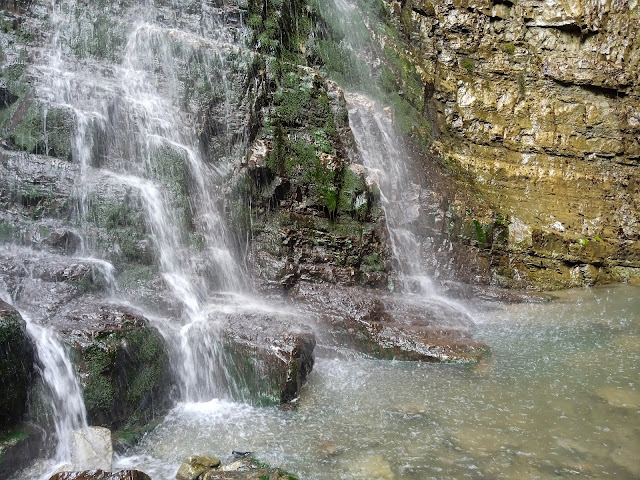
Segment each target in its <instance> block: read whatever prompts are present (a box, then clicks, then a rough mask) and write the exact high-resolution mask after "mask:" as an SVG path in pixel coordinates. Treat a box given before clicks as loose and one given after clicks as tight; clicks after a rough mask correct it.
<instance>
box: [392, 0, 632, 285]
mask: <svg viewBox="0 0 640 480" xmlns="http://www.w3.org/2000/svg"><path fill="white" fill-rule="evenodd" d="M389 9H390V10H391V11H392V12H393V16H394V19H393V20H392V23H393V24H395V25H396V26H397V27H398V28H399V29H401V30H402V32H403V34H404V36H405V40H406V42H407V43H406V44H405V45H404V46H402V45H400V44H396V51H397V52H398V53H399V54H400V55H402V56H404V58H405V59H406V60H407V61H408V63H409V65H410V68H415V72H416V74H417V75H418V76H419V78H420V80H421V82H422V84H423V85H424V91H423V92H422V98H419V96H418V95H416V94H415V93H416V92H411V91H410V90H407V94H408V95H413V96H412V97H410V100H411V102H412V103H413V105H414V106H415V107H416V108H422V113H423V115H425V116H427V117H428V118H429V119H431V120H432V121H433V122H434V126H435V127H437V128H436V129H434V130H433V132H432V135H433V137H434V139H435V141H434V143H433V149H434V156H435V158H438V159H439V163H440V164H441V166H442V167H443V169H444V172H445V175H446V177H448V178H449V179H454V181H453V182H452V183H453V185H455V189H456V191H452V190H451V189H450V188H447V189H442V188H441V189H440V191H439V192H438V191H437V190H438V189H437V188H436V189H434V190H433V191H436V194H435V197H436V203H439V205H440V212H441V213H442V215H441V220H440V221H438V220H436V221H433V222H432V224H433V226H434V229H435V230H436V231H439V232H442V233H441V236H442V238H444V239H448V240H450V241H452V247H453V250H454V257H458V258H466V259H472V261H471V267H472V268H467V267H461V266H458V267H455V265H454V269H455V268H457V270H458V274H459V275H460V276H462V277H463V278H464V277H467V278H468V279H471V280H476V281H480V282H491V283H495V284H500V285H505V286H513V287H537V288H562V287H570V286H577V285H584V284H594V283H605V282H609V281H620V280H625V279H627V278H630V277H631V278H632V277H637V276H638V275H639V274H640V250H639V245H640V244H639V243H638V239H639V238H640V224H639V220H640V214H639V204H638V201H639V199H640V170H639V169H638V166H639V165H640V142H639V137H640V84H639V72H640V69H639V62H640V37H638V35H636V33H635V32H636V31H637V30H638V27H640V8H639V7H638V3H637V2H635V1H608V0H604V1H562V0H552V1H548V2H544V3H541V2H535V1H517V2H511V1H482V0H479V1H472V2H459V1H438V0H436V1H420V0H406V2H405V3H403V4H402V5H401V4H398V3H396V2H393V3H392V4H390V5H389ZM405 71H406V69H405ZM424 197H426V195H424ZM432 197H433V195H432ZM430 201H431V202H433V198H431V199H430ZM426 210H427V209H425V211H426ZM426 222H427V223H429V220H428V219H426ZM458 265H460V263H458Z"/></svg>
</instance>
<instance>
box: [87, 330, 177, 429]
mask: <svg viewBox="0 0 640 480" xmlns="http://www.w3.org/2000/svg"><path fill="white" fill-rule="evenodd" d="M79 353H80V358H79V368H80V371H81V377H82V378H83V391H84V400H85V405H86V408H87V413H88V415H89V418H90V420H91V421H92V422H93V423H95V424H100V425H104V426H108V427H110V428H115V429H120V428H125V429H131V430H135V429H136V428H138V427H139V426H141V425H144V424H146V423H147V422H148V421H149V420H151V419H152V418H154V416H155V414H156V413H155V412H154V411H153V408H154V407H153V401H152V400H151V399H152V398H154V397H156V396H158V397H160V396H161V394H160V392H164V391H165V390H166V389H167V387H168V385H167V383H168V369H169V359H168V355H167V353H166V349H165V345H164V342H163V341H162V338H161V337H160V334H159V333H158V332H157V331H156V330H155V329H153V328H151V327H148V326H126V325H124V326H123V328H122V329H120V330H106V331H101V332H99V333H98V334H96V335H94V338H93V341H92V343H91V344H90V345H88V346H87V347H84V348H81V349H80V352H79ZM163 395H164V394H163ZM158 403H159V404H160V403H162V402H158ZM156 407H157V406H156ZM158 410H161V409H158Z"/></svg>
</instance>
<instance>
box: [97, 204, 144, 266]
mask: <svg viewBox="0 0 640 480" xmlns="http://www.w3.org/2000/svg"><path fill="white" fill-rule="evenodd" d="M87 205H88V208H87V217H86V220H88V221H89V222H91V223H92V224H94V225H95V226H97V227H99V229H100V231H99V232H98V233H97V234H95V235H93V236H91V235H90V236H88V241H89V242H94V243H96V244H97V245H96V246H98V247H103V250H104V251H107V252H109V257H110V259H111V261H112V262H113V263H114V264H115V265H116V266H118V267H121V266H122V263H123V262H127V263H138V264H143V265H151V264H152V263H153V259H154V257H153V252H152V251H151V250H150V248H149V242H148V241H147V229H146V223H145V218H144V214H143V212H142V210H141V209H140V207H136V208H134V206H132V205H131V204H129V203H127V201H126V200H123V201H121V202H118V201H117V200H107V199H105V198H104V197H100V196H98V195H91V196H90V197H89V198H88V202H87Z"/></svg>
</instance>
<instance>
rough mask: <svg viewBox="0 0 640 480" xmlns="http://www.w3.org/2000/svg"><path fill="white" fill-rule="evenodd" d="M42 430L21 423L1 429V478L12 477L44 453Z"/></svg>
mask: <svg viewBox="0 0 640 480" xmlns="http://www.w3.org/2000/svg"><path fill="white" fill-rule="evenodd" d="M42 440H43V439H42V430H41V429H39V428H36V427H34V426H33V425H30V424H21V425H18V426H16V427H12V428H9V429H8V430H2V431H0V478H1V479H5V478H11V477H13V476H15V474H16V472H19V471H20V470H21V469H23V468H25V467H27V466H28V465H29V464H30V463H31V462H32V461H33V459H34V458H36V457H37V456H38V454H41V453H42V450H43V441H42Z"/></svg>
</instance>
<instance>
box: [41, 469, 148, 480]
mask: <svg viewBox="0 0 640 480" xmlns="http://www.w3.org/2000/svg"><path fill="white" fill-rule="evenodd" d="M49 480H151V477H150V476H149V475H147V474H146V473H144V472H141V471H139V470H120V471H119V472H105V471H103V470H88V471H84V472H59V473H56V474H55V475H53V476H51V477H50V478H49Z"/></svg>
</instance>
